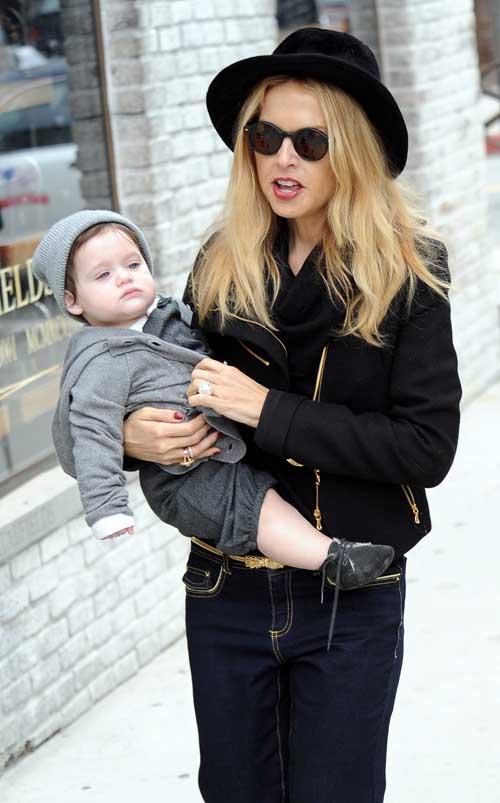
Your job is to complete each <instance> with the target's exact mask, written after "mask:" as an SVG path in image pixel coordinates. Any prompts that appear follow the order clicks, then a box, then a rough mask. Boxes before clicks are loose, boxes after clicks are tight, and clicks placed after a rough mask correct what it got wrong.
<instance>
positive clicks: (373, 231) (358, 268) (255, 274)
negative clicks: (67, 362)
mask: <svg viewBox="0 0 500 803" xmlns="http://www.w3.org/2000/svg"><path fill="white" fill-rule="evenodd" d="M291 80H293V81H294V82H296V83H299V84H300V85H301V87H303V88H304V89H305V90H306V91H308V92H310V93H311V94H312V95H313V96H314V97H315V98H316V99H317V101H318V103H319V105H320V108H321V110H322V112H323V115H324V118H325V120H326V125H327V130H328V137H329V159H330V164H331V167H332V170H333V172H334V175H335V178H336V188H335V191H334V194H333V196H332V198H331V199H330V201H329V203H328V206H327V208H326V210H325V230H324V235H323V238H322V242H321V251H320V258H319V259H318V270H319V271H320V273H321V276H322V278H323V281H324V283H325V286H326V290H327V292H328V294H329V295H330V297H331V298H332V300H333V299H334V298H336V299H338V300H339V301H340V302H341V304H342V305H343V308H344V310H345V318H344V324H343V327H342V331H341V334H343V335H354V336H356V337H359V338H362V339H363V340H365V341H366V342H367V343H370V344H372V345H375V346H381V345H383V336H382V332H381V328H380V327H381V323H382V321H383V320H384V317H385V315H386V314H387V312H388V310H389V306H390V304H391V301H392V300H393V299H394V297H395V296H396V294H397V293H398V292H399V291H400V290H401V289H402V288H403V286H405V285H406V287H405V295H406V299H407V302H408V305H409V304H411V300H412V298H413V296H414V293H415V288H416V284H417V280H418V279H421V280H422V281H423V282H424V283H425V284H427V285H428V286H429V287H430V288H432V290H434V291H435V292H436V293H438V294H439V295H442V296H445V295H446V289H447V287H448V283H447V282H446V281H444V280H443V279H442V278H440V277H439V275H437V274H438V273H439V259H438V251H439V249H438V248H436V245H437V244H436V242H435V240H434V243H433V241H432V240H430V239H429V238H430V237H431V236H432V237H435V236H436V232H435V231H433V230H431V229H430V228H429V227H428V226H427V225H426V223H425V221H424V220H423V218H422V215H421V213H420V212H419V211H418V209H417V206H416V203H415V195H414V194H413V193H412V192H411V191H410V189H409V188H408V187H407V186H405V185H404V184H403V183H402V182H401V181H398V183H396V182H395V180H394V179H393V177H392V176H391V174H390V172H389V168H388V165H387V160H386V158H385V153H384V149H383V145H382V143H381V141H380V139H379V137H378V134H377V132H376V131H375V130H374V128H373V127H372V125H371V124H370V122H369V120H368V118H367V117H366V115H365V113H364V111H363V109H362V108H361V106H360V105H359V104H358V103H357V102H356V101H355V100H353V99H352V98H351V97H350V96H349V95H348V94H346V93H345V92H343V91H342V90H340V89H338V88H336V87H333V86H329V85H327V84H323V83H320V82H317V81H313V80H300V81H295V79H291V78H289V77H286V76H280V77H273V78H269V79H266V80H265V81H263V82H262V83H261V84H259V86H258V87H257V88H256V89H255V90H254V91H253V92H252V93H251V95H250V96H249V98H248V99H247V101H246V103H245V105H244V106H243V108H242V110H241V113H240V115H239V119H238V122H237V126H236V130H237V135H236V141H235V147H234V159H233V164H232V170H231V175H230V180H229V186H228V190H227V194H226V200H225V205H224V208H223V211H222V215H221V216H220V218H219V219H218V221H216V223H215V224H214V227H213V229H212V232H211V233H212V235H214V233H215V236H211V237H210V238H209V239H208V240H207V242H206V243H205V245H204V246H203V248H202V250H201V252H200V256H199V259H198V262H197V265H196V268H195V270H194V272H193V275H192V279H191V287H192V292H193V300H194V303H195V305H196V308H197V310H198V315H199V317H200V321H201V322H202V323H203V321H204V320H205V319H206V318H207V317H208V316H209V315H210V314H211V313H213V312H214V311H217V312H218V313H219V315H220V319H221V324H222V325H223V324H224V321H225V320H226V319H227V318H230V317H232V316H238V317H240V318H241V317H244V318H247V319H253V320H256V321H257V322H259V323H261V324H263V325H264V326H266V327H268V328H270V329H275V328H276V327H275V326H274V324H273V321H272V305H273V303H274V300H275V298H276V295H277V293H278V291H279V287H280V274H279V270H278V266H277V264H276V260H275V257H274V255H273V243H274V240H275V237H276V233H277V225H278V222H277V218H276V216H275V214H274V212H273V211H272V209H271V207H270V205H269V203H268V201H267V200H266V198H265V197H264V195H263V193H262V191H261V189H260V187H259V183H258V180H257V175H256V169H255V161H254V156H253V153H252V151H251V149H250V147H249V144H248V140H247V137H246V135H245V132H244V126H245V125H247V124H248V123H249V122H253V121H254V120H256V119H258V116H259V113H260V110H261V108H262V104H263V102H264V97H265V94H266V92H267V90H268V89H269V88H270V87H273V86H276V85H278V84H280V83H285V82H287V81H291ZM438 239H441V238H439V235H438ZM432 243H433V247H432V245H431V244H432ZM269 288H270V290H271V298H270V296H269Z"/></svg>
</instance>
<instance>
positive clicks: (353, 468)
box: [254, 288, 461, 487]
mask: <svg viewBox="0 0 500 803" xmlns="http://www.w3.org/2000/svg"><path fill="white" fill-rule="evenodd" d="M389 394H390V406H389V409H388V411H387V412H386V413H382V412H369V411H368V412H362V413H354V412H353V411H352V410H350V409H349V407H347V406H344V405H340V404H334V403H328V402H313V401H311V400H309V399H307V398H305V397H302V396H297V395H294V394H290V393H284V392H281V391H277V390H271V391H270V392H269V394H268V396H267V399H266V402H265V405H264V408H263V410H262V415H261V418H260V421H259V425H258V427H257V430H256V432H255V436H254V438H255V442H256V444H257V445H258V446H259V447H260V448H261V449H263V450H264V451H267V452H269V453H271V454H273V455H276V456H277V457H282V458H285V459H286V458H288V457H291V458H293V459H294V460H297V461H298V462H300V463H302V464H304V465H306V466H308V467H316V468H320V469H323V470H325V471H327V472H330V473H332V474H340V475H346V476H351V477H357V478H360V479H366V480H375V481H379V482H389V483H409V484H415V485H419V486H423V487H432V486H434V485H438V484H439V483H440V482H441V481H442V480H443V479H444V477H445V476H446V474H447V472H448V471H449V469H450V467H451V464H452V462H453V457H454V455H455V450H456V444H457V439H458V427H459V402H460V397H461V387H460V382H459V379H458V373H457V358H456V353H455V349H454V347H453V341H452V329H451V320H450V307H449V303H448V300H447V299H443V298H442V297H440V296H438V295H437V294H435V293H433V292H432V291H430V290H429V289H428V288H425V289H424V290H423V291H422V290H421V291H420V292H419V293H418V294H416V296H415V299H414V301H413V303H412V307H411V310H410V313H409V314H408V315H407V317H406V320H404V321H403V322H402V323H401V325H400V329H399V335H398V338H397V341H396V344H395V348H394V354H393V361H392V370H391V375H390V388H389Z"/></svg>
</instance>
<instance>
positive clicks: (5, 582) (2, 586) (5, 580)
mask: <svg viewBox="0 0 500 803" xmlns="http://www.w3.org/2000/svg"><path fill="white" fill-rule="evenodd" d="M11 585H12V576H11V573H10V566H9V564H8V563H5V564H4V565H3V566H0V595H1V594H3V593H4V592H5V591H7V589H8V588H10V586H11Z"/></svg>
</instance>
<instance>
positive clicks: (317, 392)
mask: <svg viewBox="0 0 500 803" xmlns="http://www.w3.org/2000/svg"><path fill="white" fill-rule="evenodd" d="M327 356H328V344H327V345H326V346H323V351H322V352H321V359H320V361H319V366H318V374H317V376H316V384H315V386H314V394H313V397H312V400H313V401H319V400H320V397H321V386H322V384H323V374H324V373H325V365H326V358H327ZM313 472H314V489H315V494H316V506H315V508H314V520H315V522H316V529H317V530H320V531H321V530H322V529H323V522H322V520H321V508H320V506H319V488H320V485H321V472H320V470H319V468H314V469H313Z"/></svg>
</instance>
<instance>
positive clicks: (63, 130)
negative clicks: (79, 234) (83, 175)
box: [0, 59, 83, 264]
mask: <svg viewBox="0 0 500 803" xmlns="http://www.w3.org/2000/svg"><path fill="white" fill-rule="evenodd" d="M49 61H56V62H57V64H58V67H59V69H54V67H52V69H49V68H48V67H47V65H44V66H42V67H41V68H33V69H30V70H29V71H19V72H17V73H16V74H14V73H12V72H9V73H8V80H5V78H6V75H5V74H4V75H3V76H0V252H3V259H2V262H3V263H4V264H5V257H6V254H5V250H6V248H7V247H10V249H12V248H13V247H15V246H16V244H17V245H19V246H21V245H22V243H23V241H24V242H26V241H27V240H30V241H31V240H33V239H36V237H37V236H38V237H41V236H42V235H43V234H44V233H45V231H46V230H47V229H48V228H49V227H50V226H51V225H52V223H54V222H55V221H56V220H57V219H58V218H59V217H62V216H63V215H65V214H68V213H70V212H74V211H75V212H76V211H77V210H79V209H81V208H82V207H83V199H82V197H81V193H80V181H79V179H80V173H79V171H78V169H77V167H76V166H75V162H76V156H77V151H76V145H75V144H74V143H73V142H72V134H71V117H70V110H69V101H68V86H67V80H66V70H65V69H60V63H61V61H63V60H60V59H50V60H49Z"/></svg>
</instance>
